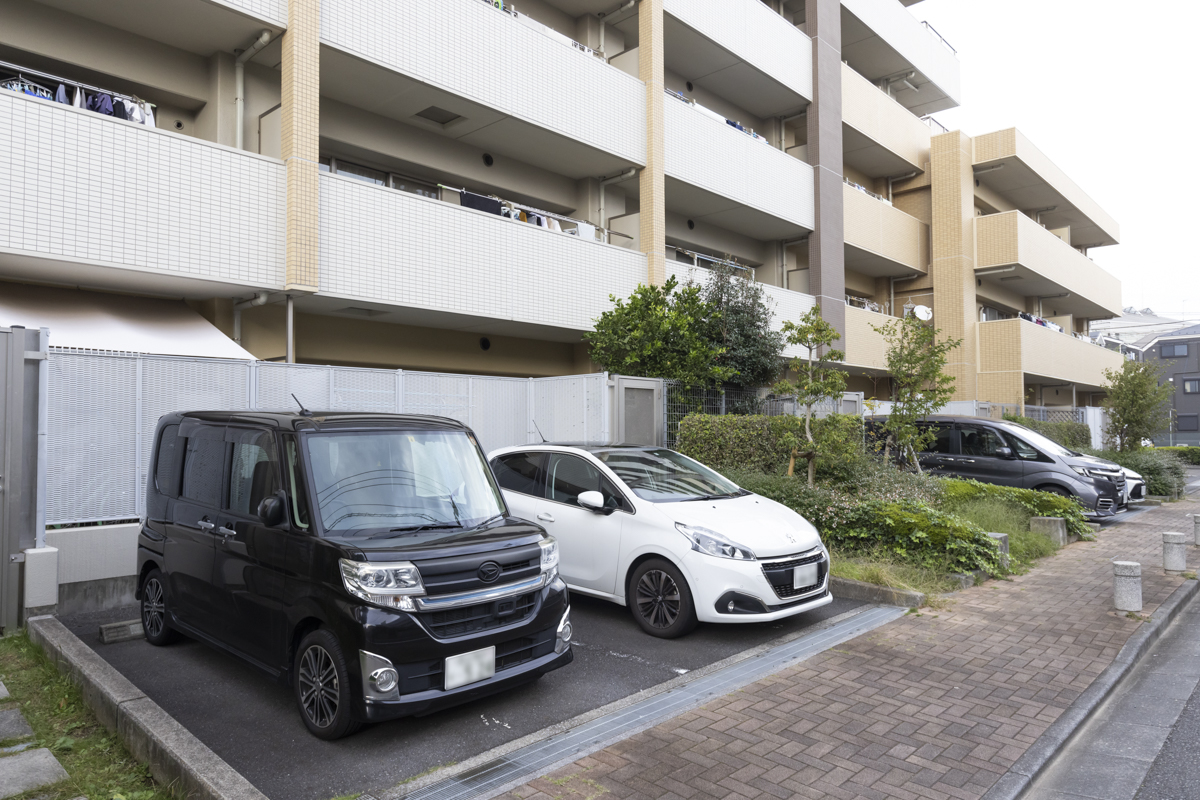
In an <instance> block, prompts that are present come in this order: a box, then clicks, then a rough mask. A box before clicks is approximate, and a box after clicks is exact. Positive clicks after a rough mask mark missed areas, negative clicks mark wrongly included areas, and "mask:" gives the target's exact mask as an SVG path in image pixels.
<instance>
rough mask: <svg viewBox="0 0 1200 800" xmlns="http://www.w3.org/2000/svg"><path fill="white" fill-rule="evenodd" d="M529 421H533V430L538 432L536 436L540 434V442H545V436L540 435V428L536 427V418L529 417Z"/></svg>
mask: <svg viewBox="0 0 1200 800" xmlns="http://www.w3.org/2000/svg"><path fill="white" fill-rule="evenodd" d="M529 421H530V422H532V423H533V429H534V430H535V431H537V433H538V436H541V437H542V444H545V443H546V437H545V436H542V429H541V428H539V427H538V424H537V420H536V419H531V420H529Z"/></svg>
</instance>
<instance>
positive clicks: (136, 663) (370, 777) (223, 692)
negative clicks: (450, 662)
mask: <svg viewBox="0 0 1200 800" xmlns="http://www.w3.org/2000/svg"><path fill="white" fill-rule="evenodd" d="M859 605H861V604H860V603H858V602H856V601H849V600H834V602H833V603H831V604H830V605H828V606H825V607H823V608H819V609H817V610H815V611H811V612H808V613H806V614H801V615H800V616H799V617H792V618H791V619H787V620H780V621H777V622H770V623H756V624H745V625H708V624H701V625H700V626H699V627H697V628H696V630H695V631H693V632H692V633H691V634H690V635H688V636H687V637H685V638H682V639H675V640H664V639H656V638H654V637H652V636H648V635H646V634H644V633H642V631H641V629H640V628H638V627H637V625H636V623H634V621H633V619H632V617H631V616H630V615H629V611H628V610H627V609H625V608H621V607H619V606H616V605H613V604H611V603H606V602H603V601H600V600H595V599H592V598H588V597H583V596H582V595H578V594H575V595H572V596H571V618H572V621H573V622H574V623H575V631H576V635H575V641H574V647H575V661H574V662H573V663H572V664H570V665H568V666H567V667H565V668H563V669H560V670H557V671H555V672H552V673H550V674H548V675H546V676H545V677H543V678H542V679H541V680H539V681H538V682H536V683H534V684H531V685H527V686H524V687H521V688H518V689H516V690H513V691H510V692H507V693H504V694H500V695H496V696H493V697H489V698H485V699H483V700H479V701H477V702H474V703H471V704H468V705H465V706H459V707H457V708H453V709H448V710H445V711H441V712H438V713H436V714H433V715H430V716H428V717H421V718H410V719H404V720H397V721H395V722H388V723H383V724H379V725H374V726H370V727H367V728H365V729H363V730H362V731H361V732H359V733H357V734H355V735H354V736H351V737H348V738H346V739H342V740H340V741H337V742H324V741H321V740H319V739H316V738H315V737H313V736H311V735H309V733H308V731H307V730H306V729H305V727H304V724H303V723H302V722H301V721H300V717H299V715H298V712H297V711H296V707H295V703H294V700H293V698H292V693H291V690H290V689H288V688H286V687H283V686H281V685H279V684H277V683H275V682H274V681H272V680H271V679H270V678H268V677H266V676H265V675H264V674H262V673H261V672H259V671H258V670H256V669H255V668H254V667H251V666H249V665H248V664H245V663H243V662H241V661H239V660H238V659H236V658H234V657H232V656H229V655H226V654H224V653H221V652H219V651H217V650H215V649H213V648H210V647H208V646H207V645H203V644H200V643H198V642H194V641H182V642H179V643H177V644H174V645H171V646H168V647H154V646H152V645H150V644H149V643H148V642H146V641H145V640H143V639H139V640H136V641H130V642H122V643H118V644H110V645H105V644H101V643H100V641H99V638H98V635H97V630H98V627H99V626H100V625H101V624H103V623H106V622H115V621H119V620H124V619H134V618H136V617H137V616H138V610H137V608H136V607H132V608H124V609H117V610H114V611H109V612H103V613H97V614H80V615H75V616H70V617H64V618H62V622H63V624H64V625H66V626H67V627H68V628H70V629H71V631H72V632H74V633H75V634H76V635H77V636H79V637H80V638H81V639H82V640H83V641H84V642H86V643H87V644H88V645H89V646H91V647H92V648H94V649H95V650H96V652H97V653H99V654H100V655H101V656H102V657H103V658H104V659H105V660H106V661H108V662H109V663H110V664H112V665H113V666H114V667H115V668H116V669H118V670H119V671H120V672H121V673H122V674H123V675H125V677H127V678H128V679H129V680H131V681H132V682H133V683H134V684H135V685H136V686H137V687H138V688H139V689H141V690H142V691H143V692H145V693H146V694H147V695H148V696H149V697H150V698H151V699H153V700H154V701H155V702H156V703H158V704H159V705H160V706H162V707H163V709H165V710H166V711H167V713H169V714H171V715H172V716H173V717H174V718H175V719H176V720H178V721H179V722H180V723H182V724H183V725H184V726H185V727H187V728H188V729H189V730H190V731H191V732H192V733H193V734H195V735H196V736H197V737H198V738H199V739H200V740H201V741H202V742H204V743H205V744H206V745H208V746H209V747H210V748H212V750H213V751H214V752H216V753H217V755H219V756H220V757H221V758H223V759H225V761H227V762H228V763H229V764H230V766H232V767H233V768H234V769H236V770H238V771H239V772H240V773H242V774H243V775H245V776H246V777H247V778H248V779H249V780H250V781H251V782H252V783H254V785H255V786H257V787H258V788H259V789H260V790H261V791H262V792H263V793H264V794H266V795H267V796H268V797H271V798H272V800H325V799H326V798H331V797H335V796H338V795H342V794H348V793H353V792H361V791H369V790H372V789H380V788H384V787H390V786H394V785H396V784H398V783H400V782H401V781H404V780H405V779H408V778H411V777H413V776H416V775H420V774H422V773H425V772H427V771H429V770H431V769H434V768H437V767H439V766H443V765H447V764H451V763H457V762H460V761H463V760H464V759H467V758H470V757H471V756H474V755H477V754H479V753H482V752H485V751H487V750H490V749H491V748H493V747H496V746H498V745H501V744H505V743H507V742H510V741H512V740H514V739H518V738H520V737H522V736H525V735H528V734H530V733H534V732H536V731H539V730H541V729H543V728H545V727H547V726H550V725H553V724H555V723H558V722H561V721H563V720H568V719H571V718H572V717H575V716H577V715H579V714H582V713H584V712H586V711H590V710H592V709H595V708H598V707H600V706H603V705H607V704H608V703H611V702H614V701H616V700H620V699H622V698H624V697H627V696H629V695H631V694H634V693H636V692H639V691H641V690H643V689H646V688H649V687H651V686H655V685H657V684H659V683H662V682H664V681H668V680H671V679H673V678H677V677H679V676H680V675H685V674H687V673H688V672H690V671H692V670H695V669H699V668H700V667H704V666H707V665H708V664H712V663H714V662H717V661H720V660H722V659H724V658H728V657H729V656H732V655H735V654H737V653H740V652H742V651H743V650H747V649H750V648H752V647H756V646H758V645H761V644H765V643H768V642H771V641H773V640H775V639H777V638H779V637H782V636H787V635H789V634H793V633H796V632H799V631H802V630H804V629H805V628H808V627H810V626H812V625H814V624H816V623H818V622H820V621H822V620H824V619H828V618H830V617H833V616H836V615H837V614H841V613H843V612H845V611H848V610H850V609H852V608H855V607H857V606H859Z"/></svg>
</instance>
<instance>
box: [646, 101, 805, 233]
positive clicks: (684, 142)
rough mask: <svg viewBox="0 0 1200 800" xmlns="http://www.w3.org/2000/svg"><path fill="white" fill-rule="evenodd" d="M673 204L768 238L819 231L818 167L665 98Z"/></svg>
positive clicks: (667, 165)
mask: <svg viewBox="0 0 1200 800" xmlns="http://www.w3.org/2000/svg"><path fill="white" fill-rule="evenodd" d="M663 111H664V115H663V117H664V139H665V151H666V152H665V159H664V170H665V172H666V177H667V210H668V211H671V212H675V213H679V214H684V215H686V216H687V217H688V218H690V219H692V220H695V221H697V222H699V221H700V220H703V221H705V222H710V223H712V224H714V225H717V226H719V227H722V228H725V229H727V230H731V231H737V232H738V233H741V234H744V235H746V236H749V237H752V238H754V239H759V240H762V241H767V240H771V239H790V238H794V237H796V236H800V235H802V234H804V233H806V232H808V231H811V230H812V229H813V216H814V196H813V171H812V170H813V168H812V167H811V166H809V165H808V164H806V163H804V162H803V161H800V160H798V159H795V158H792V157H791V156H789V155H787V154H786V153H783V152H781V151H780V150H777V149H776V148H774V147H772V146H771V145H769V144H767V143H766V140H764V139H755V138H753V137H751V136H749V135H747V134H745V133H743V132H741V131H739V130H737V129H736V128H734V127H732V126H730V125H726V124H723V123H721V122H719V121H718V120H716V119H714V118H712V117H709V116H707V115H705V114H704V113H702V112H700V111H697V110H696V109H695V108H694V107H693V106H691V105H689V104H688V103H686V102H684V101H682V100H679V99H677V98H674V97H667V98H666V100H665V102H664V104H663Z"/></svg>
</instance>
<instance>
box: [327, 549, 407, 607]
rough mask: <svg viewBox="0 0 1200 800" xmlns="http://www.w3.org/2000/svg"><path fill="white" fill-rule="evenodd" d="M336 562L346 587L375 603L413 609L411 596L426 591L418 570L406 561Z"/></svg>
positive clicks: (361, 597) (343, 559)
mask: <svg viewBox="0 0 1200 800" xmlns="http://www.w3.org/2000/svg"><path fill="white" fill-rule="evenodd" d="M338 566H339V567H340V568H341V572H342V584H343V585H344V586H345V587H346V591H347V592H349V593H350V594H352V595H353V596H355V597H357V598H359V599H361V600H366V601H367V602H368V603H374V604H375V605H377V606H383V607H384V608H398V609H400V610H401V611H416V610H417V609H416V605H415V604H414V603H413V597H415V596H418V595H423V594H425V586H424V585H423V584H422V583H421V573H420V572H418V571H417V568H416V567H415V566H413V565H412V564H410V563H409V562H407V561H394V562H390V563H386V564H372V563H369V562H365V561H350V560H349V559H345V558H342V559H338Z"/></svg>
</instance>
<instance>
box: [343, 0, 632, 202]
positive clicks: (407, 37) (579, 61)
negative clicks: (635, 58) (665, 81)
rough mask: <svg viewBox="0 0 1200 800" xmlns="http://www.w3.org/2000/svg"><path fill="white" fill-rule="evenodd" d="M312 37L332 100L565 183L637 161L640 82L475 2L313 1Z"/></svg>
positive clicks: (601, 173) (450, 0) (560, 41)
mask: <svg viewBox="0 0 1200 800" xmlns="http://www.w3.org/2000/svg"><path fill="white" fill-rule="evenodd" d="M321 42H322V44H323V45H324V47H323V48H322V51H321V89H322V92H323V93H324V94H326V95H328V96H331V97H336V98H338V99H339V100H340V101H342V102H345V103H348V104H350V105H354V106H357V107H359V108H363V109H365V110H367V111H371V112H373V113H376V114H379V115H381V116H384V117H388V118H390V119H394V120H397V121H400V122H403V123H405V124H407V125H415V126H419V127H422V128H424V129H427V130H429V131H431V132H433V133H435V134H437V135H441V136H446V137H449V138H452V139H457V140H460V141H463V142H465V143H467V144H471V145H474V146H476V147H481V148H484V149H486V150H487V151H488V152H489V153H493V154H496V155H502V156H506V157H509V158H512V159H516V160H518V161H522V162H525V163H529V164H533V165H535V166H539V167H543V168H545V169H548V170H551V171H553V172H556V173H558V174H560V175H564V176H567V177H570V178H574V179H578V178H584V177H588V176H597V175H606V174H612V173H614V172H619V171H621V170H623V169H626V168H628V167H630V166H640V165H643V164H645V161H646V96H645V92H646V88H645V84H643V83H642V82H641V81H639V80H637V79H636V78H633V77H631V76H629V75H627V74H625V73H624V72H622V71H621V70H619V69H617V68H616V67H612V66H610V65H608V64H606V63H605V62H604V61H603V59H600V58H598V57H596V56H594V55H592V54H590V53H588V52H583V51H582V50H580V49H578V48H576V47H573V46H572V45H571V44H569V43H566V42H564V41H562V40H560V39H558V38H555V37H553V36H550V35H547V34H546V33H544V32H542V31H539V30H536V29H534V28H531V27H529V26H526V25H523V24H522V23H521V22H520V21H518V19H517V18H515V17H514V16H512V15H510V14H509V13H507V12H504V11H501V10H499V9H497V8H494V7H492V6H491V5H489V4H485V3H481V2H479V0H439V2H436V3H394V2H391V1H390V0H324V2H322V4H321ZM420 114H426V116H425V117H422V116H419V115H420ZM430 116H432V117H433V119H430V118H429V117H430Z"/></svg>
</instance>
